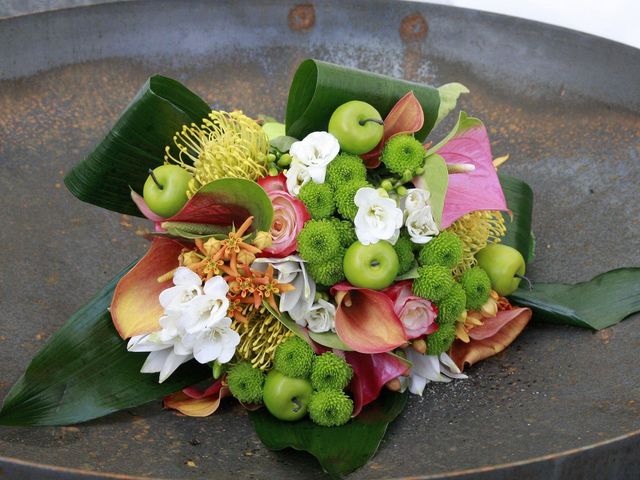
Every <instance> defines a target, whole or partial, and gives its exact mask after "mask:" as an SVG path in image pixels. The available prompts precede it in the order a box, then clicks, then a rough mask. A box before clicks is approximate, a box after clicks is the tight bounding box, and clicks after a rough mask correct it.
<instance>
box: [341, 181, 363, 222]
mask: <svg viewBox="0 0 640 480" xmlns="http://www.w3.org/2000/svg"><path fill="white" fill-rule="evenodd" d="M370 186H371V185H369V184H368V183H367V181H366V180H360V179H356V180H351V181H350V182H348V183H345V184H344V185H342V186H341V187H339V188H338V190H337V191H336V207H338V213H339V214H340V215H342V217H343V218H346V219H347V220H353V219H354V218H356V213H358V207H357V206H356V204H355V203H354V201H353V198H354V197H355V196H356V193H357V192H358V190H360V189H361V188H363V187H370Z"/></svg>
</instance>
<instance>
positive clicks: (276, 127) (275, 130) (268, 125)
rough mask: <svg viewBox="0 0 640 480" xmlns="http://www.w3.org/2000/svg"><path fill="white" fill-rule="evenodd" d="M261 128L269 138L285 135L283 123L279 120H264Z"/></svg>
mask: <svg viewBox="0 0 640 480" xmlns="http://www.w3.org/2000/svg"><path fill="white" fill-rule="evenodd" d="M262 130H263V131H264V133H265V135H266V136H267V138H268V139H269V140H273V139H274V138H278V137H284V136H285V135H286V133H285V129H284V123H280V122H265V123H264V124H262Z"/></svg>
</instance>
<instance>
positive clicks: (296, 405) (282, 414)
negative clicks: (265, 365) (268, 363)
mask: <svg viewBox="0 0 640 480" xmlns="http://www.w3.org/2000/svg"><path fill="white" fill-rule="evenodd" d="M312 392H313V389H312V388H311V383H309V381H308V380H305V379H302V378H291V377H286V376H284V375H283V374H282V373H280V372H279V371H278V370H276V369H273V370H271V371H270V372H269V374H268V375H267V378H266V380H265V381H264V392H263V394H262V400H263V402H264V405H265V407H267V410H269V413H271V415H273V416H274V417H276V418H277V419H280V420H284V421H287V422H293V421H295V420H300V419H301V418H302V417H304V416H305V415H306V414H307V409H308V408H309V400H311V393H312Z"/></svg>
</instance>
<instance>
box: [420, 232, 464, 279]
mask: <svg viewBox="0 0 640 480" xmlns="http://www.w3.org/2000/svg"><path fill="white" fill-rule="evenodd" d="M461 261H462V242H461V241H460V239H459V238H458V237H457V236H456V235H455V234H454V233H451V232H442V233H441V234H440V235H438V236H437V237H436V238H434V239H433V240H431V241H430V242H429V243H426V244H425V245H424V246H423V247H422V248H421V249H420V254H419V256H418V263H420V265H441V266H443V267H447V268H448V269H449V270H451V269H453V268H454V267H455V266H456V265H458V264H459V263H460V262H461Z"/></svg>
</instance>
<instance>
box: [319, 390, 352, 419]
mask: <svg viewBox="0 0 640 480" xmlns="http://www.w3.org/2000/svg"><path fill="white" fill-rule="evenodd" d="M352 413H353V400H351V398H349V396H348V395H346V394H345V393H344V392H343V391H341V390H325V391H322V392H315V393H314V394H313V395H312V396H311V401H310V402H309V417H310V418H311V420H312V421H313V422H314V423H316V424H318V425H320V426H322V427H338V426H340V425H344V424H345V423H347V422H348V421H349V419H350V418H351V414H352Z"/></svg>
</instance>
